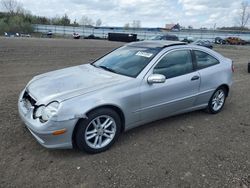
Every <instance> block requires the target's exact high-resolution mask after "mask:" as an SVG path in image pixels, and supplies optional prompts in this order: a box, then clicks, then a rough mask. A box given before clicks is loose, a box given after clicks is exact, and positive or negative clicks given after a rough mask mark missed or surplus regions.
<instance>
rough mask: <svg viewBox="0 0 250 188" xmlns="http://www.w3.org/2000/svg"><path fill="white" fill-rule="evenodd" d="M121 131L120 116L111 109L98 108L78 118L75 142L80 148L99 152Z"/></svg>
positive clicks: (106, 147) (110, 144)
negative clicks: (86, 115)
mask: <svg viewBox="0 0 250 188" xmlns="http://www.w3.org/2000/svg"><path fill="white" fill-rule="evenodd" d="M120 133H121V119H120V116H119V115H118V114H117V112H115V111H114V110H112V109H109V108H100V109H97V110H94V111H92V112H90V113H89V114H88V119H84V120H80V122H79V124H78V127H77V131H76V135H75V142H76V145H77V147H78V148H79V149H80V150H83V151H85V152H87V153H100V152H103V151H105V150H107V149H109V148H110V147H111V146H112V145H113V144H114V142H115V141H116V140H117V138H118V137H119V135H120Z"/></svg>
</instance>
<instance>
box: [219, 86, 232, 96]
mask: <svg viewBox="0 0 250 188" xmlns="http://www.w3.org/2000/svg"><path fill="white" fill-rule="evenodd" d="M218 88H224V89H226V97H228V94H229V90H230V88H229V86H228V85H227V84H222V85H220V86H219V87H218ZM218 88H217V89H218Z"/></svg>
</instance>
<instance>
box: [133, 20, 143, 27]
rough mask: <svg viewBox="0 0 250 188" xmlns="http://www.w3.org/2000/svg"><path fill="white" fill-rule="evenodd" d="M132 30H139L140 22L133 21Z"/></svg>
mask: <svg viewBox="0 0 250 188" xmlns="http://www.w3.org/2000/svg"><path fill="white" fill-rule="evenodd" d="M132 27H133V28H140V27H141V21H140V20H134V21H133V23H132Z"/></svg>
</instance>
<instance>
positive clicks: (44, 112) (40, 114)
mask: <svg viewBox="0 0 250 188" xmlns="http://www.w3.org/2000/svg"><path fill="white" fill-rule="evenodd" d="M58 108H59V103H58V102H52V103H50V104H48V105H47V106H39V107H38V108H37V109H36V111H35V114H34V116H35V118H39V119H40V120H41V121H43V122H46V121H48V120H49V119H50V118H51V117H52V116H54V115H56V113H57V111H58Z"/></svg>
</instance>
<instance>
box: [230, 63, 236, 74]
mask: <svg viewBox="0 0 250 188" xmlns="http://www.w3.org/2000/svg"><path fill="white" fill-rule="evenodd" d="M231 67H232V72H234V71H235V69H234V62H232V66H231Z"/></svg>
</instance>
